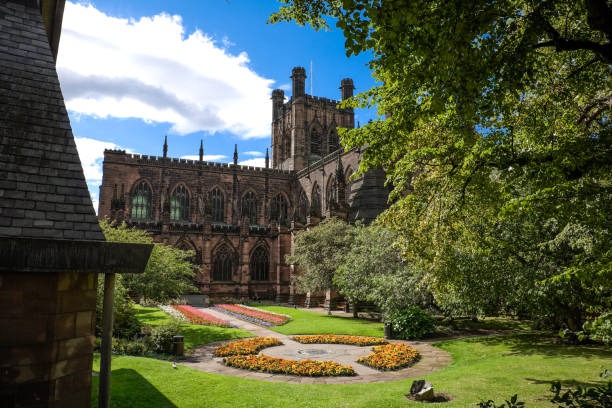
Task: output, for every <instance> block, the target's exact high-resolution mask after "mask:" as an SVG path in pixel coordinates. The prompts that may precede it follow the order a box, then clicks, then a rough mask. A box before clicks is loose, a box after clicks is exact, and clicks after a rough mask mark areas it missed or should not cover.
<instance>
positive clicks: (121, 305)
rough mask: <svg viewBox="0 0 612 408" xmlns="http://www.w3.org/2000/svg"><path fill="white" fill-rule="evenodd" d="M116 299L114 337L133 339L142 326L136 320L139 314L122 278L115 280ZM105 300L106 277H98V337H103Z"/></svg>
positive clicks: (114, 301)
mask: <svg viewBox="0 0 612 408" xmlns="http://www.w3.org/2000/svg"><path fill="white" fill-rule="evenodd" d="M115 279H116V280H115V298H114V300H113V303H114V305H113V337H118V338H122V339H132V338H134V337H135V336H137V335H138V333H139V332H140V329H141V326H142V324H141V323H140V321H139V320H138V319H137V318H136V315H137V314H138V312H137V310H136V309H135V308H134V302H132V300H131V299H130V298H129V296H128V294H127V290H126V289H125V287H124V286H123V280H122V277H121V276H117V277H116V278H115ZM103 299H104V275H102V274H101V275H99V276H98V294H97V306H96V336H98V337H99V336H101V335H102V314H103V304H102V303H103Z"/></svg>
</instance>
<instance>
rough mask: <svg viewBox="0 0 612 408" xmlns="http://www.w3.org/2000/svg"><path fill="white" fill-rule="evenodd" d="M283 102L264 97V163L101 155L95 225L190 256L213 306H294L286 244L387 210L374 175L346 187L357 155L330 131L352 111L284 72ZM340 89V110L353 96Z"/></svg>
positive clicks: (301, 73) (301, 75)
mask: <svg viewBox="0 0 612 408" xmlns="http://www.w3.org/2000/svg"><path fill="white" fill-rule="evenodd" d="M291 80H292V94H291V99H289V100H288V101H285V94H284V92H283V91H282V90H280V89H276V90H274V91H273V92H272V137H271V163H270V155H269V154H268V151H267V150H266V159H265V167H252V166H242V165H239V164H238V154H239V153H238V149H237V146H235V147H234V160H233V163H231V164H228V163H213V162H207V161H204V160H203V156H204V148H203V145H202V143H201V144H200V151H199V153H200V155H199V160H186V159H178V158H171V157H168V144H167V141H166V142H164V145H163V155H162V156H161V157H159V156H146V155H138V154H128V153H126V152H125V151H122V150H106V151H105V152H104V164H103V180H102V184H101V186H100V207H99V211H98V214H99V217H100V218H107V217H108V218H110V219H112V220H116V221H125V222H127V223H128V225H130V226H135V227H137V228H140V229H143V230H146V231H147V232H149V233H150V234H151V236H152V237H153V239H154V240H155V241H156V242H161V243H163V244H166V245H173V246H175V247H177V248H181V249H189V250H193V251H195V256H194V259H193V262H194V263H195V264H196V265H197V267H198V268H197V270H198V272H197V274H196V277H195V282H194V283H195V285H196V286H197V287H198V288H199V290H200V292H201V293H202V294H204V295H208V296H210V298H212V299H223V298H254V299H275V300H276V301H279V302H290V303H294V302H295V303H298V302H302V299H303V296H300V295H297V294H296V293H295V291H294V287H293V285H292V277H293V276H294V274H295V273H299V271H298V270H297V268H294V266H293V265H287V264H286V263H285V255H286V254H289V253H291V247H292V243H293V239H294V237H295V234H296V233H298V232H299V231H301V230H304V229H307V228H309V227H312V226H315V225H316V224H318V223H319V222H320V221H321V220H322V219H324V218H327V217H341V218H344V219H347V220H349V221H351V222H352V221H355V220H357V219H361V220H364V221H365V222H370V221H372V220H373V219H374V218H376V216H377V215H378V214H379V213H380V212H381V211H382V210H383V209H384V208H385V207H386V204H387V197H388V190H387V188H386V187H385V186H384V182H385V174H384V172H383V171H382V170H370V171H369V172H367V173H366V174H365V175H364V176H361V177H359V178H355V179H353V178H352V177H351V175H352V174H353V172H354V171H355V170H356V169H357V168H358V166H359V160H360V157H361V152H360V151H359V150H358V149H352V150H349V151H344V150H343V149H342V147H341V146H340V144H339V138H338V132H337V128H349V129H352V128H354V126H355V116H354V112H353V110H352V109H350V108H348V109H342V108H338V101H336V100H331V99H327V98H323V97H316V96H312V95H308V94H306V93H305V81H306V72H305V70H304V68H302V67H295V68H293V70H292V72H291ZM354 89H355V88H354V85H353V80H352V79H349V78H345V79H342V81H341V83H340V92H341V98H342V100H344V99H347V98H350V97H351V96H353V90H354Z"/></svg>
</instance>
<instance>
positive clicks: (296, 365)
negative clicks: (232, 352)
mask: <svg viewBox="0 0 612 408" xmlns="http://www.w3.org/2000/svg"><path fill="white" fill-rule="evenodd" d="M223 362H224V363H225V364H226V365H228V366H230V367H237V368H243V369H247V370H253V371H262V372H265V373H272V374H293V375H299V376H309V377H321V376H353V375H355V370H353V367H351V366H343V365H342V364H339V363H336V362H334V361H317V360H300V361H296V360H286V359H284V358H276V357H269V356H266V355H261V356H258V355H248V356H232V357H225V358H224V359H223Z"/></svg>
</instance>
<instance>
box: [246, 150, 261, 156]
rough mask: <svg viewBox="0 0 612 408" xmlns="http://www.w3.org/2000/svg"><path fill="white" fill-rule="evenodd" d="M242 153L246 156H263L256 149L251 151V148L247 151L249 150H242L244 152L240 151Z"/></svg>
mask: <svg viewBox="0 0 612 408" xmlns="http://www.w3.org/2000/svg"><path fill="white" fill-rule="evenodd" d="M242 154H244V155H246V156H256V157H259V156H263V155H264V154H263V153H262V152H256V151H253V150H251V151H249V152H244V153H242Z"/></svg>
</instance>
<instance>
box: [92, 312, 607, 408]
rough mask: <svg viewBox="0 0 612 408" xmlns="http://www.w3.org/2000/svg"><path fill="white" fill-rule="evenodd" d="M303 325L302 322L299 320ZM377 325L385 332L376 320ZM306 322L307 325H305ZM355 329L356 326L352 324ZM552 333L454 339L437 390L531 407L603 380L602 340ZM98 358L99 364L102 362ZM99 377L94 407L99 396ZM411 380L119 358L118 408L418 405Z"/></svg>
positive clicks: (465, 399) (114, 392)
mask: <svg viewBox="0 0 612 408" xmlns="http://www.w3.org/2000/svg"><path fill="white" fill-rule="evenodd" d="M297 323H299V322H297ZM372 326H373V327H372V331H373V332H376V330H379V328H378V325H376V324H372ZM304 327H306V326H304ZM347 327H351V326H347ZM551 339H553V338H552V337H549V336H543V335H539V334H533V333H530V334H515V335H507V336H497V337H488V338H472V339H465V340H449V341H444V342H440V343H438V344H437V346H438V347H440V348H442V349H444V350H447V351H448V352H450V353H451V355H452V357H453V363H452V364H451V365H450V366H448V367H447V368H445V369H443V370H441V371H439V372H436V373H433V374H431V375H428V376H426V377H424V378H427V379H428V380H430V381H431V382H432V383H433V384H434V387H435V388H436V390H437V391H442V392H446V393H448V394H450V395H452V396H453V397H454V398H455V400H454V401H452V402H450V403H448V404H444V406H445V407H470V406H472V407H473V406H475V404H476V403H477V402H478V401H479V400H481V399H494V400H497V401H498V403H501V400H502V398H507V397H509V396H511V395H512V394H515V393H518V394H519V399H520V400H523V401H525V402H526V403H527V406H528V407H551V406H552V405H551V404H550V403H549V402H548V399H549V395H550V393H549V392H548V390H549V388H550V382H551V381H554V380H561V381H562V382H563V384H564V385H566V386H568V385H576V384H582V385H585V384H597V383H599V382H600V381H602V380H601V378H599V376H598V374H599V372H600V371H601V367H612V352H611V351H610V350H609V349H605V348H603V347H596V346H565V345H558V344H555V342H554V340H551ZM97 367H98V360H97V358H96V361H95V363H94V369H95V370H97V369H98V368H97ZM97 380H98V379H97V377H94V393H93V395H92V406H96V405H95V404H96V401H97ZM411 382H412V379H409V380H402V381H396V382H387V383H370V384H351V385H348V384H347V385H306V384H304V385H302V384H288V383H271V382H264V381H257V380H246V379H242V378H239V377H229V376H222V375H216V374H209V373H205V372H201V371H197V370H194V369H191V368H187V367H183V366H180V365H179V367H178V369H176V370H175V369H173V368H172V366H171V363H170V362H166V361H160V360H154V359H149V358H142V357H127V356H121V357H114V358H113V376H112V389H111V406H113V407H134V408H136V407H231V408H241V407H244V408H255V407H261V408H264V407H266V408H267V407H304V408H307V407H372V408H380V407H385V408H386V407H418V406H422V404H420V403H414V402H410V401H408V400H406V399H405V397H404V395H405V394H407V393H408V392H409V389H410V384H411Z"/></svg>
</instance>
